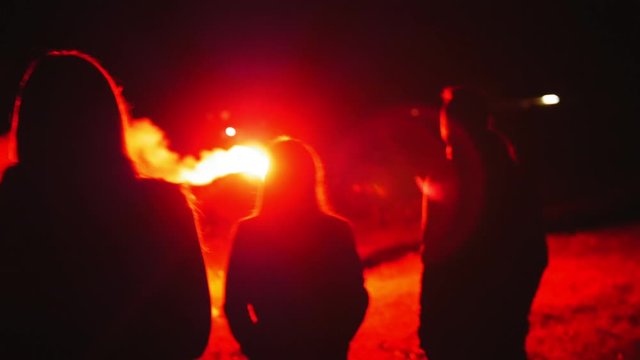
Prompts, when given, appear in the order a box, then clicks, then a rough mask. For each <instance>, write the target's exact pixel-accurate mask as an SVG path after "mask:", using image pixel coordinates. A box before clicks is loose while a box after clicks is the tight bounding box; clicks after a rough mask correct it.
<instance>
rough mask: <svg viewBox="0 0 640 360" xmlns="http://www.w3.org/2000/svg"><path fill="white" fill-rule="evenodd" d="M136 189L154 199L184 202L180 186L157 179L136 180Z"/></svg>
mask: <svg viewBox="0 0 640 360" xmlns="http://www.w3.org/2000/svg"><path fill="white" fill-rule="evenodd" d="M136 187H137V188H138V190H139V191H140V192H141V193H143V194H145V195H147V196H150V197H151V198H154V199H157V198H159V199H164V200H166V199H173V200H179V201H183V200H185V196H184V193H183V192H182V190H181V188H180V186H179V185H176V184H172V183H168V182H166V181H162V180H157V179H137V180H136Z"/></svg>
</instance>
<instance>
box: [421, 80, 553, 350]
mask: <svg viewBox="0 0 640 360" xmlns="http://www.w3.org/2000/svg"><path fill="white" fill-rule="evenodd" d="M443 100H444V106H443V110H442V112H441V119H440V121H441V124H440V125H441V135H442V138H443V140H444V142H445V145H446V156H447V158H448V159H449V160H450V161H448V164H449V166H448V169H442V170H443V171H441V172H440V175H439V177H437V178H436V179H432V180H435V182H437V183H438V184H439V185H440V186H439V188H438V189H439V190H440V191H441V193H440V194H438V195H439V197H438V199H437V200H436V199H434V200H433V201H429V202H428V220H427V225H426V228H425V231H424V247H423V263H424V272H423V278H422V294H421V314H420V329H419V336H420V340H421V345H422V347H423V349H424V350H425V352H426V354H427V356H428V357H429V359H432V360H440V359H461V360H462V359H505V360H514V359H526V351H525V339H526V336H527V333H528V330H529V322H528V315H529V310H530V307H531V303H532V301H533V298H534V297H535V294H536V291H537V289H538V285H539V282H540V278H541V276H542V273H543V271H544V269H545V267H546V265H547V248H546V240H545V232H544V227H543V224H542V220H541V208H540V206H539V205H538V204H537V199H538V198H537V196H536V193H535V191H534V189H533V186H531V184H530V183H529V180H528V179H527V177H526V175H525V174H524V170H523V169H522V165H520V164H518V161H517V159H516V156H515V152H514V151H513V148H512V146H511V144H510V143H509V142H508V140H507V139H506V137H504V135H502V134H500V133H499V132H497V131H496V130H495V129H494V128H493V124H492V121H491V117H490V115H489V110H488V106H487V102H486V100H485V99H484V96H483V95H482V94H481V93H480V92H477V91H474V90H472V89H469V88H447V89H445V91H444V92H443Z"/></svg>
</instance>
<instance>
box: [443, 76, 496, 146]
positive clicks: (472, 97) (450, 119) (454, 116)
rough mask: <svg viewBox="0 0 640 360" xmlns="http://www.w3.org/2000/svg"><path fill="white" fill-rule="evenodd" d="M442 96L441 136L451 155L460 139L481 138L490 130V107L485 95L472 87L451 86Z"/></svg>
mask: <svg viewBox="0 0 640 360" xmlns="http://www.w3.org/2000/svg"><path fill="white" fill-rule="evenodd" d="M441 96H442V108H441V109H440V136H441V138H442V140H443V141H444V142H445V144H446V145H447V153H448V155H450V153H451V147H456V144H457V143H459V142H460V141H462V139H460V137H462V136H470V137H479V136H482V135H483V134H485V133H486V132H487V131H488V130H489V126H490V112H489V105H488V100H487V98H486V96H485V95H484V93H482V92H481V91H479V90H477V89H474V88H471V87H463V86H449V87H446V88H444V89H443V91H442V94H441Z"/></svg>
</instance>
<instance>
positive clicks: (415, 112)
mask: <svg viewBox="0 0 640 360" xmlns="http://www.w3.org/2000/svg"><path fill="white" fill-rule="evenodd" d="M409 113H410V114H411V116H412V117H418V116H420V109H418V108H412V109H411V111H410V112H409Z"/></svg>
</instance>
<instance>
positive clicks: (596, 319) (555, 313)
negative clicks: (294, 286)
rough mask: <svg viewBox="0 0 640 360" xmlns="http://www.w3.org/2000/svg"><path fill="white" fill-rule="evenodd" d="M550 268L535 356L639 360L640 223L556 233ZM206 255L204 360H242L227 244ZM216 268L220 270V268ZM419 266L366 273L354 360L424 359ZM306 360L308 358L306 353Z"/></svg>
mask: <svg viewBox="0 0 640 360" xmlns="http://www.w3.org/2000/svg"><path fill="white" fill-rule="evenodd" d="M548 241H549V247H550V264H549V268H548V270H547V273H546V274H545V276H544V278H543V280H542V284H541V288H540V291H539V293H538V296H537V298H536V300H535V303H534V305H533V310H532V315H531V320H532V329H531V333H530V336H529V339H528V351H529V354H530V358H531V359H554V360H555V359H580V360H588V359H640V261H639V260H640V225H632V226H624V227H615V228H609V229H603V230H595V231H586V232H580V233H576V234H552V235H550V236H549V237H548ZM211 250H217V251H215V252H217V253H218V255H217V256H214V255H213V253H211V254H210V255H209V256H208V260H209V264H210V265H212V266H215V267H216V268H214V267H212V268H211V269H210V275H211V277H212V278H211V280H212V285H213V286H214V289H213V290H212V292H213V295H214V299H213V303H214V314H213V315H214V321H213V331H212V336H211V342H210V345H209V348H208V349H207V351H206V353H205V355H204V356H203V359H242V356H241V355H240V354H239V352H238V346H237V344H236V343H235V341H234V340H233V338H232V337H231V335H230V333H229V330H228V327H227V324H226V321H225V319H224V317H223V316H222V314H221V313H220V312H219V310H220V305H221V302H222V299H221V295H222V294H221V293H222V291H221V289H222V278H223V275H224V274H223V273H222V272H221V271H220V265H219V264H220V261H221V258H222V256H221V255H220V254H222V253H224V246H223V245H221V243H219V244H217V245H214V246H212V248H211ZM216 263H217V264H218V265H215V264H216ZM420 271H421V264H420V259H419V256H418V255H417V254H416V253H409V254H407V255H405V256H403V257H401V258H400V259H398V260H394V261H391V262H387V263H384V264H382V265H380V266H377V267H374V268H371V269H368V270H367V271H366V274H365V276H366V285H367V288H368V289H369V292H370V295H371V303H370V308H369V310H368V312H367V316H366V318H365V321H364V323H363V325H362V327H361V329H360V331H359V333H358V334H357V335H356V338H355V339H354V341H353V343H352V349H351V354H350V359H367V360H372V359H420V358H424V356H423V355H422V354H421V352H420V350H419V349H418V346H417V344H418V340H417V337H416V334H415V330H416V327H417V325H418V320H417V314H418V294H419V289H420V284H419V281H420ZM300 358H301V359H303V358H304V354H300Z"/></svg>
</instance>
